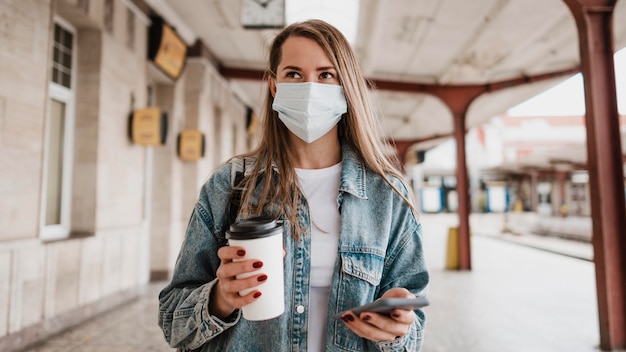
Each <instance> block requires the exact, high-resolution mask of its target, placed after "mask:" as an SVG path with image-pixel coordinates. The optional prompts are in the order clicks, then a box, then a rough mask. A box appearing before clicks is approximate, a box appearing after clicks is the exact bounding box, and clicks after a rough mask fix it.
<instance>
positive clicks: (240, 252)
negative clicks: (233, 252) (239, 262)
mask: <svg viewBox="0 0 626 352" xmlns="http://www.w3.org/2000/svg"><path fill="white" fill-rule="evenodd" d="M237 255H238V256H240V257H243V256H244V255H246V251H244V250H243V249H240V250H238V251H237Z"/></svg>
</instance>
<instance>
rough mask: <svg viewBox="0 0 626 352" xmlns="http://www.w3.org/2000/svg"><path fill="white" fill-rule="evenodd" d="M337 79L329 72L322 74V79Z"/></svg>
mask: <svg viewBox="0 0 626 352" xmlns="http://www.w3.org/2000/svg"><path fill="white" fill-rule="evenodd" d="M333 78H335V74H334V73H332V72H329V71H324V72H322V73H320V79H333Z"/></svg>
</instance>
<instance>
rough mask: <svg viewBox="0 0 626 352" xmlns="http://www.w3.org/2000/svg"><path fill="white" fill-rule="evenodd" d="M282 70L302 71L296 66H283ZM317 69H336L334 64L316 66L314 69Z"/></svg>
mask: <svg viewBox="0 0 626 352" xmlns="http://www.w3.org/2000/svg"><path fill="white" fill-rule="evenodd" d="M282 70H283V71H285V70H294V71H302V68H300V67H298V66H285V67H283V69H282ZM316 70H317V71H328V70H336V69H335V67H334V66H323V67H318V68H317V69H316Z"/></svg>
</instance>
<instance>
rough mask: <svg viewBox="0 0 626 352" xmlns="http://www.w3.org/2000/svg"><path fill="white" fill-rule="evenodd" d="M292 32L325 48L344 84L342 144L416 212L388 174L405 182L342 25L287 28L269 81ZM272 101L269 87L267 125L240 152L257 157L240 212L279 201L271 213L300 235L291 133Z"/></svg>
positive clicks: (273, 52) (273, 55)
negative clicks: (258, 191) (254, 199)
mask: <svg viewBox="0 0 626 352" xmlns="http://www.w3.org/2000/svg"><path fill="white" fill-rule="evenodd" d="M292 36H297V37H304V38H308V39H312V40H314V41H315V42H316V43H317V44H318V45H319V46H320V47H322V49H323V50H324V52H325V53H326V55H327V56H328V58H329V59H330V60H331V62H332V63H333V65H334V67H335V69H336V70H337V72H338V76H339V83H340V84H341V86H343V89H344V94H345V97H346V101H347V103H348V111H347V112H346V114H344V115H343V116H342V118H341V120H340V122H339V128H338V131H339V138H340V139H341V140H342V141H343V143H348V144H349V145H350V146H351V147H352V149H354V150H355V152H356V153H357V154H358V155H359V157H360V158H361V160H362V161H363V162H364V163H365V164H366V165H367V167H369V168H370V169H372V170H373V171H374V172H375V173H377V174H378V175H380V176H381V177H382V178H383V179H384V180H385V181H386V182H387V183H388V184H389V185H390V186H391V188H393V189H394V190H395V191H396V192H397V193H398V194H399V195H400V196H401V197H402V198H403V199H404V201H405V202H406V203H407V205H408V206H409V207H410V208H411V209H412V210H413V212H414V213H415V214H416V215H417V209H416V208H415V206H414V205H413V202H412V200H410V199H408V198H407V197H405V196H404V195H403V193H402V192H401V191H400V190H399V189H398V188H397V187H396V186H395V185H394V184H393V183H392V182H391V180H390V178H389V176H388V175H393V176H395V177H397V178H398V179H399V180H401V181H402V182H405V185H406V181H405V179H404V176H403V175H402V173H401V172H400V171H399V170H398V169H397V168H396V167H395V166H394V164H393V163H392V161H391V160H390V159H389V156H387V155H385V153H384V149H383V143H382V140H381V137H380V126H379V119H378V116H377V115H376V113H375V112H374V109H373V106H372V102H371V101H370V97H369V94H370V93H369V90H368V89H369V88H368V84H367V81H366V79H365V78H364V77H363V73H362V71H361V68H360V64H359V62H358V60H357V58H356V55H355V54H354V52H353V51H352V48H351V47H350V44H349V43H348V41H347V40H346V38H345V37H344V36H343V34H341V32H340V31H339V30H337V29H336V28H335V27H333V26H332V25H330V24H328V23H326V22H324V21H321V20H309V21H306V22H300V23H294V24H292V25H290V26H288V27H287V28H285V29H284V30H283V31H281V32H280V33H279V34H278V35H277V36H276V37H275V38H274V40H273V42H272V44H271V46H270V52H269V61H268V66H267V68H266V70H265V81H268V79H269V78H270V77H273V78H276V70H277V68H278V65H279V63H280V61H281V58H282V45H283V43H284V42H285V41H286V40H287V38H289V37H292ZM273 102H274V98H273V96H272V94H271V91H270V88H269V87H268V88H267V91H266V96H265V101H264V105H263V110H262V111H261V118H262V121H263V128H262V135H261V139H260V141H259V145H258V146H257V148H256V149H254V150H253V151H251V152H250V153H247V154H243V155H242V156H243V157H251V158H253V159H256V161H257V162H256V163H255V165H254V166H253V167H252V170H251V174H250V176H249V177H246V178H244V180H243V186H244V187H245V188H246V191H244V192H243V195H242V202H241V204H242V208H241V212H242V213H248V214H251V215H261V214H262V213H263V211H264V210H265V208H266V207H267V206H268V205H273V206H276V207H277V208H273V209H274V210H275V211H277V212H278V213H276V214H272V215H273V216H275V217H278V216H280V215H281V214H284V216H285V218H286V219H287V220H289V222H290V223H291V231H292V236H293V237H294V238H296V239H299V238H300V233H301V232H302V229H301V226H300V223H299V222H298V221H297V218H296V209H297V205H298V203H299V202H300V197H301V192H300V190H299V186H298V181H297V176H296V173H295V170H294V167H293V163H292V155H291V148H290V146H289V143H288V140H289V139H288V138H286V136H287V135H288V133H289V132H288V129H287V127H286V126H285V125H284V124H283V123H282V122H281V121H280V119H279V118H278V113H277V112H276V111H274V110H273V109H272V103H273ZM274 167H275V168H276V169H277V171H278V175H277V177H273V176H270V177H267V176H268V175H273V173H274V171H273V168H274ZM263 175H265V177H263ZM259 183H262V191H261V196H260V198H259V203H258V204H257V205H255V206H252V205H251V204H250V202H249V200H250V199H251V197H252V194H253V192H254V189H255V186H256V185H259ZM407 188H408V187H407ZM409 194H411V192H409Z"/></svg>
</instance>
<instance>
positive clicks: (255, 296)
mask: <svg viewBox="0 0 626 352" xmlns="http://www.w3.org/2000/svg"><path fill="white" fill-rule="evenodd" d="M252 297H254V298H259V297H261V292H260V291H257V292H255V293H254V294H253V295H252Z"/></svg>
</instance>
